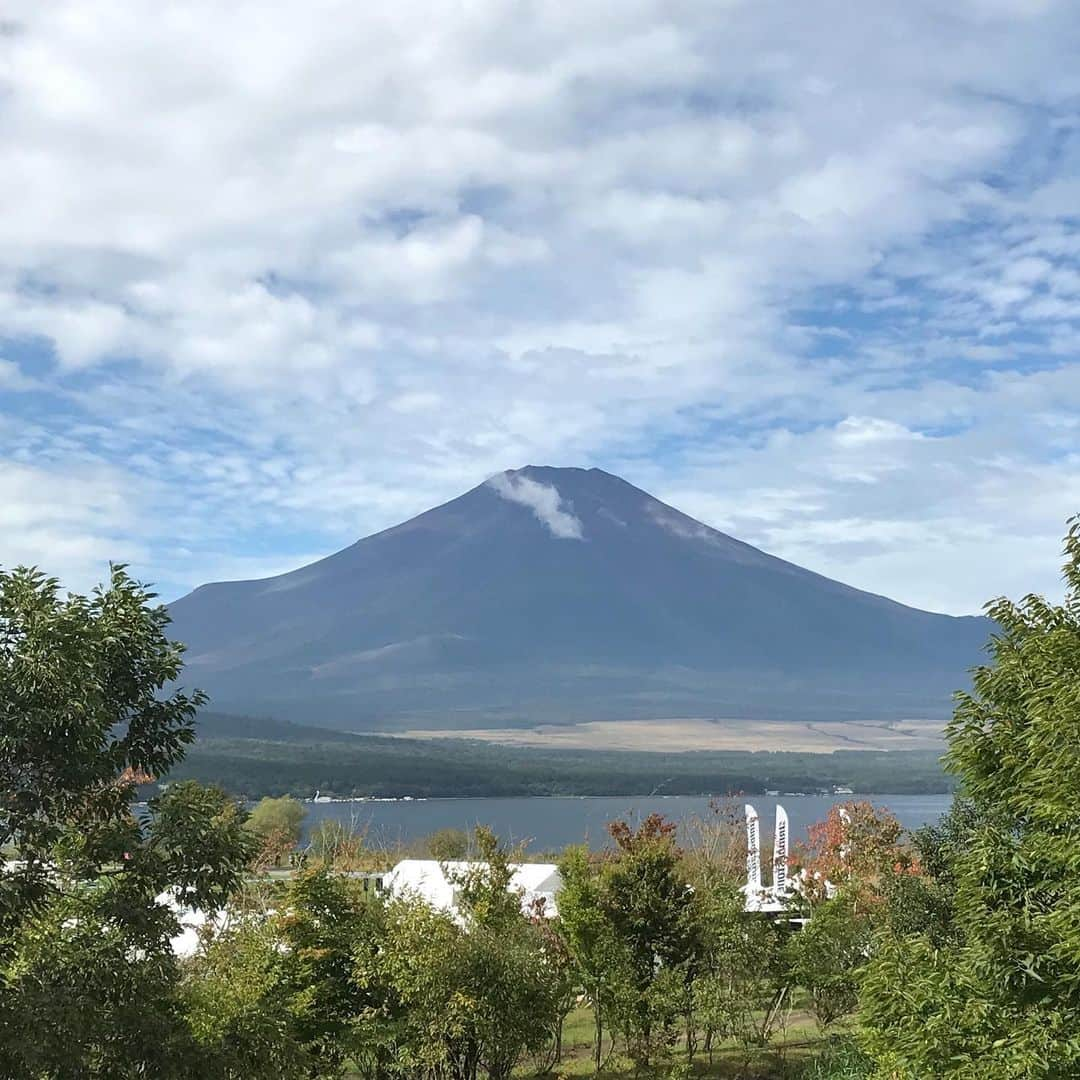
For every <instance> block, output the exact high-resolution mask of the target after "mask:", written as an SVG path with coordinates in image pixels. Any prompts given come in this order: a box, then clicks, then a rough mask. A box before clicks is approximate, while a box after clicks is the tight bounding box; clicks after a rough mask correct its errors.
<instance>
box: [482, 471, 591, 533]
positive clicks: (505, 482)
mask: <svg viewBox="0 0 1080 1080" xmlns="http://www.w3.org/2000/svg"><path fill="white" fill-rule="evenodd" d="M488 483H489V484H491V486H492V487H493V488H494V489H495V490H496V491H497V492H498V493H499V494H500V495H501V496H502V497H503V498H504V499H509V500H510V501H511V502H516V503H520V504H521V505H522V506H527V507H528V508H529V509H530V510H531V511H532V512H533V513H534V514H535V515H536V520H537V521H539V522H540V523H541V524H542V525H543V526H544V527H545V528H546V529H547V530H548V532H550V533H551V535H552V536H555V537H558V538H559V539H560V540H580V539H581V537H582V532H581V522H580V521H578V519H577V518H576V517H574V515H573V514H572V513H570V511H569V510H567V509H566V508H565V507H564V506H563V501H562V496H561V495H560V494H559V492H558V491H557V490H556V489H555V488H554V487H553V486H552V485H551V484H541V483H538V482H537V481H535V480H532V479H530V478H529V477H528V476H525V475H523V474H517V475H515V474H514V473H505V472H504V473H498V474H497V475H495V476H493V477H492V478H491V479H490V480H489V481H488Z"/></svg>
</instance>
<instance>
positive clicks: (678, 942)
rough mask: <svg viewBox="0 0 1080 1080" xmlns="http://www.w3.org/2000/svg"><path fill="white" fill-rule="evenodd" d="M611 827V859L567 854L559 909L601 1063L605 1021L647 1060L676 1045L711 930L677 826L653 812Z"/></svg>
mask: <svg viewBox="0 0 1080 1080" xmlns="http://www.w3.org/2000/svg"><path fill="white" fill-rule="evenodd" d="M610 831H611V835H612V838H613V839H614V841H615V845H616V850H615V852H614V853H613V854H612V856H611V857H610V858H608V859H606V860H604V861H602V862H599V863H592V862H590V861H589V859H588V857H587V856H586V855H585V854H584V853H583V852H571V853H570V854H569V855H568V856H567V857H566V858H565V859H564V860H563V864H562V872H563V878H564V887H563V891H562V893H561V894H560V897H559V911H560V915H561V919H562V923H563V928H564V933H565V935H566V941H567V944H568V947H569V950H570V953H571V956H572V957H573V959H574V962H575V965H576V967H577V971H578V975H579V978H580V979H581V981H582V984H583V985H584V987H585V989H586V992H587V994H588V995H589V997H590V1000H591V1003H592V1006H593V1014H594V1024H595V1029H596V1042H595V1047H594V1052H595V1055H596V1056H595V1058H594V1065H595V1066H596V1068H597V1069H598V1070H599V1067H600V1053H601V1051H600V1039H601V1035H602V1032H603V1026H604V1024H605V1023H606V1024H608V1025H610V1026H611V1027H613V1028H614V1029H616V1030H617V1031H618V1032H619V1033H620V1034H621V1035H622V1036H623V1038H624V1040H625V1042H626V1046H627V1050H628V1052H629V1053H630V1056H631V1057H632V1058H633V1059H634V1061H635V1063H636V1064H637V1065H638V1066H639V1067H640V1068H645V1067H648V1066H649V1065H650V1064H651V1063H652V1062H653V1060H654V1059H655V1058H656V1057H657V1055H658V1054H661V1053H664V1052H666V1050H667V1049H668V1048H669V1047H670V1046H671V1045H672V1044H673V1042H674V1040H675V1037H676V1034H677V1030H676V1023H677V1021H678V1018H679V1017H680V1016H684V1015H686V1013H687V1011H688V1010H690V1009H691V1007H692V994H691V987H692V982H693V978H694V976H695V974H696V971H697V965H698V962H699V960H700V958H701V956H702V955H703V953H704V949H703V939H702V936H701V929H700V921H699V918H698V915H699V912H698V906H697V903H696V900H695V893H694V889H693V888H692V886H691V885H690V882H689V881H688V880H687V878H686V875H685V873H684V872H683V868H682V865H681V863H680V852H679V849H678V848H677V847H676V845H675V836H674V833H675V827H674V826H673V825H671V824H669V823H667V822H665V821H664V820H663V819H662V818H661V817H660V816H659V815H657V814H654V815H651V816H650V817H648V818H646V820H645V821H644V822H642V824H641V825H640V827H639V828H638V829H636V830H634V829H631V828H630V826H629V825H627V824H626V823H625V822H615V823H614V824H612V825H611V826H610Z"/></svg>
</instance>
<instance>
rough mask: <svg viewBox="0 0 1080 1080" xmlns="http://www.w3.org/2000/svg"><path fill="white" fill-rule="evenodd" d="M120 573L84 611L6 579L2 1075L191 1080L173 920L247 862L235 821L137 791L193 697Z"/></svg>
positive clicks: (188, 728) (2, 605)
mask: <svg viewBox="0 0 1080 1080" xmlns="http://www.w3.org/2000/svg"><path fill="white" fill-rule="evenodd" d="M152 599H153V595H152V594H151V593H149V592H147V591H146V590H145V589H144V588H143V587H142V586H140V585H139V584H137V583H136V582H134V581H132V580H131V578H129V577H128V575H127V574H126V573H125V571H124V569H123V567H120V566H116V567H113V569H112V576H111V581H110V584H109V587H108V588H103V589H98V590H96V591H95V592H94V594H93V595H92V596H90V597H83V596H76V595H68V596H66V597H62V596H61V595H60V591H59V586H58V584H57V582H56V581H55V580H54V579H51V578H47V577H45V576H44V575H43V574H41V573H39V572H38V571H36V570H27V569H19V570H15V571H13V572H10V573H0V844H2V846H3V847H4V848H6V849H7V852H8V853H9V854H10V855H11V856H12V857H11V858H10V859H9V860H8V861H7V862H5V863H4V864H3V865H2V868H0V1075H3V1076H5V1077H11V1078H13V1080H16V1078H23V1077H25V1078H27V1080H29V1078H31V1077H32V1078H34V1080H43V1078H51V1077H69V1076H72V1077H73V1076H79V1077H110V1078H111V1077H117V1078H119V1077H127V1076H143V1075H154V1076H161V1077H172V1076H184V1075H197V1072H193V1071H192V1070H193V1069H194V1068H195V1066H194V1058H193V1056H192V1055H193V1053H194V1051H193V1046H192V1043H191V1039H190V1033H189V1029H188V1028H187V1026H186V1024H185V1023H184V1020H183V1011H182V1009H181V1008H180V1007H179V1003H178V987H179V968H178V964H177V961H176V959H175V957H174V955H173V951H172V948H171V946H170V938H171V937H172V936H173V935H175V934H176V933H177V932H178V930H179V926H178V922H177V914H176V913H177V910H178V908H182V907H183V906H185V905H195V906H199V907H201V908H203V909H204V910H207V911H214V910H216V909H218V908H220V907H221V906H222V905H223V904H224V902H225V900H226V899H227V897H228V896H229V895H230V894H231V893H232V891H233V890H234V889H235V887H236V885H237V883H238V882H239V880H240V876H241V874H242V870H243V867H244V865H245V864H246V862H247V860H248V857H249V855H250V850H249V846H248V843H247V840H246V835H245V833H244V830H243V827H242V826H243V817H244V814H243V811H242V810H241V808H240V807H239V806H238V805H237V804H236V803H235V802H234V801H233V800H231V799H229V798H228V797H227V796H225V795H224V793H222V792H221V791H218V790H214V789H206V788H202V787H200V786H199V785H197V784H194V783H190V782H189V783H182V784H177V785H175V786H174V787H172V788H170V789H169V791H168V792H167V793H165V794H164V795H162V796H161V797H160V798H159V799H157V800H156V801H155V802H154V804H153V805H152V806H151V807H150V808H149V809H150V812H149V814H146V815H137V814H136V813H134V812H133V802H134V799H135V795H136V788H137V785H138V783H139V782H140V781H142V780H144V779H146V778H147V777H149V776H151V775H158V774H160V773H163V772H164V771H166V770H167V769H168V768H169V767H170V766H171V765H172V764H173V763H175V762H176V761H177V760H178V759H179V757H180V756H181V755H182V753H183V751H184V748H185V747H186V746H187V745H188V744H189V743H190V742H191V739H192V737H193V730H192V718H193V715H194V713H195V710H196V708H197V707H198V705H199V704H200V703H201V701H202V697H201V695H200V694H198V693H197V692H196V693H190V694H188V693H185V692H183V691H181V690H175V691H173V692H172V693H168V692H166V687H167V686H168V685H169V684H171V683H174V682H175V681H176V680H177V678H178V677H179V674H180V666H181V653H182V649H181V647H180V646H178V645H176V644H174V643H172V642H170V641H169V640H168V639H167V637H166V636H165V627H166V625H167V623H168V616H167V614H166V613H165V611H164V609H163V608H161V607H159V606H155V605H153V604H152V602H151V601H152Z"/></svg>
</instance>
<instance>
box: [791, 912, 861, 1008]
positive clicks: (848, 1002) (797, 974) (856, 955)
mask: <svg viewBox="0 0 1080 1080" xmlns="http://www.w3.org/2000/svg"><path fill="white" fill-rule="evenodd" d="M872 933H873V924H872V921H871V919H870V918H869V917H868V915H867V913H866V912H865V911H860V910H859V909H858V907H857V904H856V901H855V899H854V898H852V897H851V896H849V895H848V894H847V893H843V892H841V893H839V894H838V895H836V896H834V897H832V898H830V899H828V900H824V901H822V902H821V903H820V904H818V905H816V907H815V908H814V912H813V917H812V918H811V919H810V921H809V922H808V923H807V924H806V926H804V927H803V929H802V930H801V931H800V932H799V933H797V934H795V935H793V936H792V938H791V940H790V941H789V943H788V956H789V960H790V964H791V977H792V979H793V981H794V982H796V983H798V984H799V985H800V986H802V987H803V988H804V989H805V990H806V991H807V992H808V993H809V994H810V1001H811V1004H812V1006H813V1010H814V1016H815V1017H816V1019H817V1022H818V1025H819V1026H820V1027H821V1028H822V1029H825V1028H827V1027H828V1026H829V1025H830V1024H833V1023H835V1021H837V1020H839V1019H840V1018H841V1017H844V1016H847V1015H848V1014H849V1013H852V1012H854V1011H855V1007H856V1005H857V1004H858V1001H859V973H860V969H861V968H862V966H863V964H864V963H865V962H866V958H867V955H868V952H869V948H870V939H871V936H872Z"/></svg>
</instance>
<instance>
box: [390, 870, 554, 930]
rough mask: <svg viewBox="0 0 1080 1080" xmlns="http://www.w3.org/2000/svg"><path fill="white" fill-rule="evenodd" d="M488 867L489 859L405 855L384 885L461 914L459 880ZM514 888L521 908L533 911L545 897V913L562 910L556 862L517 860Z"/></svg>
mask: <svg viewBox="0 0 1080 1080" xmlns="http://www.w3.org/2000/svg"><path fill="white" fill-rule="evenodd" d="M478 868H481V869H486V868H487V864H486V863H470V862H445V863H441V862H437V861H436V860H435V859H403V860H402V861H401V862H399V863H398V864H397V866H395V867H394V869H393V870H391V871H390V873H388V874H387V875H386V877H385V878H384V879H383V888H384V889H385V891H386V892H387V893H388V894H389V895H391V896H407V895H411V896H418V897H420V898H421V899H422V900H424V901H426V902H427V903H428V904H430V905H431V907H433V908H435V909H436V910H438V911H448V912H450V913H451V914H453V915H457V914H458V905H457V899H458V892H459V891H460V886H459V885H458V884H457V883H456V882H455V880H454V879H455V878H459V877H461V876H463V875H465V874H467V873H469V872H470V871H472V870H476V869H478ZM512 870H513V876H512V877H511V879H510V889H511V891H513V892H516V893H520V895H521V910H522V911H524V912H531V911H533V910H534V909H535V905H536V902H537V901H538V900H543V902H544V914H545V915H547V916H548V917H549V918H551V917H554V916H555V915H556V914H558V908H557V906H556V897H557V896H558V894H559V890H560V889H562V878H561V877H560V876H559V870H558V867H556V866H555V865H554V864H553V863H517V864H515V865H514V866H513V867H512Z"/></svg>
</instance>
